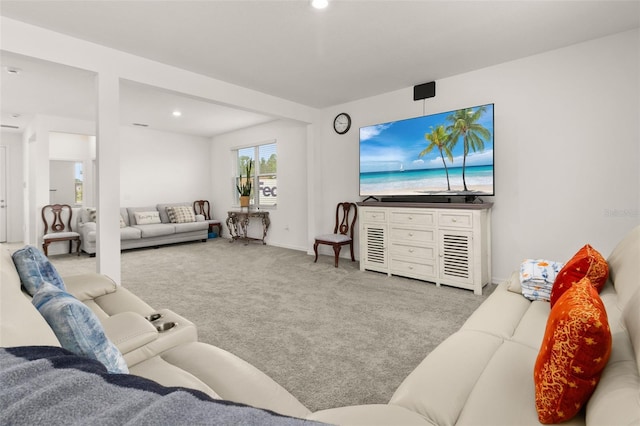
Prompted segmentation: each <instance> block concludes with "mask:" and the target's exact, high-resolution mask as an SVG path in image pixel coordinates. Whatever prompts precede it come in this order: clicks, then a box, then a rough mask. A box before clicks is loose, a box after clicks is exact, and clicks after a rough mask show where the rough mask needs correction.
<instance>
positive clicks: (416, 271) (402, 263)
mask: <svg viewBox="0 0 640 426" xmlns="http://www.w3.org/2000/svg"><path fill="white" fill-rule="evenodd" d="M391 273H392V274H395V275H402V276H405V277H411V278H419V279H426V280H428V279H434V278H435V277H436V264H435V262H421V263H417V262H411V261H408V260H398V259H392V260H391Z"/></svg>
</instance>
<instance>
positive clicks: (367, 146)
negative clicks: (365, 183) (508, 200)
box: [360, 104, 493, 173]
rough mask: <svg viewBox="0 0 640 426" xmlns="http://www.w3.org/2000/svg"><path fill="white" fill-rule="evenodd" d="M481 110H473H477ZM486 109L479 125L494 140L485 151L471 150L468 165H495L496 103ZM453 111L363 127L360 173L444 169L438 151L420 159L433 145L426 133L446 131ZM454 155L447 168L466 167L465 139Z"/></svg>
mask: <svg viewBox="0 0 640 426" xmlns="http://www.w3.org/2000/svg"><path fill="white" fill-rule="evenodd" d="M479 107H480V106H478V107H473V108H471V109H473V110H474V111H475V110H476V109H477V108H479ZM484 107H485V108H486V111H485V113H484V114H483V115H482V117H481V118H480V119H479V121H478V124H481V125H482V126H484V127H485V128H486V129H487V130H489V132H491V137H490V138H489V140H485V141H484V150H483V151H482V152H473V151H471V152H470V153H469V154H468V155H467V163H466V164H467V166H489V165H493V104H488V105H484ZM453 112H454V111H448V112H443V113H439V114H433V115H426V116H422V117H415V118H410V119H406V120H400V121H394V122H390V123H382V124H377V125H373V126H367V127H362V128H360V173H370V172H390V171H398V170H421V169H435V168H443V165H442V158H441V157H440V152H439V151H438V149H437V148H436V149H433V150H432V151H431V152H430V153H428V154H426V155H424V156H423V157H419V154H420V152H421V151H422V150H424V149H425V148H426V147H427V146H428V145H429V144H430V142H429V141H428V140H427V139H426V138H425V134H427V133H431V132H432V131H433V130H434V129H436V128H437V127H438V126H440V125H444V126H445V128H446V127H447V126H448V125H449V124H451V123H450V121H448V120H447V117H448V116H449V115H451V114H452V113H453ZM452 153H453V160H454V161H453V163H450V162H449V160H448V159H447V160H446V161H447V167H462V157H463V143H462V138H461V139H460V141H459V142H458V143H457V144H456V145H455V147H454V148H453V150H452ZM445 159H446V156H445Z"/></svg>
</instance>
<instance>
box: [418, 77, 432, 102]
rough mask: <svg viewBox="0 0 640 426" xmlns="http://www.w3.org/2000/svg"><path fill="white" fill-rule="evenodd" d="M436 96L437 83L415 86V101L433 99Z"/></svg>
mask: <svg viewBox="0 0 640 426" xmlns="http://www.w3.org/2000/svg"><path fill="white" fill-rule="evenodd" d="M434 96H436V82H435V81H430V82H429V83H423V84H418V85H417V86H413V100H414V101H419V100H420V99H426V98H433V97H434Z"/></svg>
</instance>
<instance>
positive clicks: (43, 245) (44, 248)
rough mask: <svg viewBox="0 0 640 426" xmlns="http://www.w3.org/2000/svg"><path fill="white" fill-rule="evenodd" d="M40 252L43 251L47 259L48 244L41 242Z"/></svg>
mask: <svg viewBox="0 0 640 426" xmlns="http://www.w3.org/2000/svg"><path fill="white" fill-rule="evenodd" d="M42 251H44V255H45V256H47V257H49V243H48V242H46V241H45V242H43V243H42Z"/></svg>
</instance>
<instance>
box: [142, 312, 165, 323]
mask: <svg viewBox="0 0 640 426" xmlns="http://www.w3.org/2000/svg"><path fill="white" fill-rule="evenodd" d="M144 318H145V319H146V320H147V321H150V322H154V321H157V320H159V319H160V318H162V314H157V313H156V314H151V315H147V316H146V317H144Z"/></svg>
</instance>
